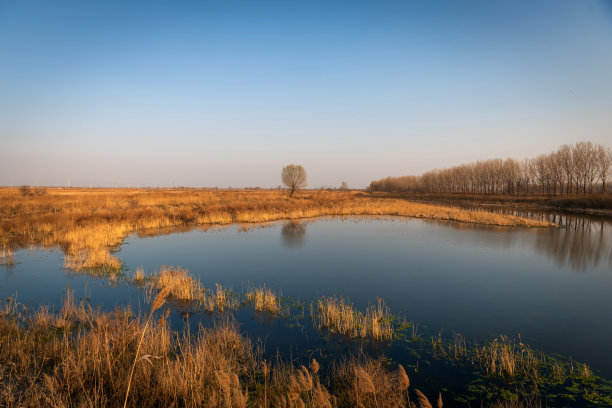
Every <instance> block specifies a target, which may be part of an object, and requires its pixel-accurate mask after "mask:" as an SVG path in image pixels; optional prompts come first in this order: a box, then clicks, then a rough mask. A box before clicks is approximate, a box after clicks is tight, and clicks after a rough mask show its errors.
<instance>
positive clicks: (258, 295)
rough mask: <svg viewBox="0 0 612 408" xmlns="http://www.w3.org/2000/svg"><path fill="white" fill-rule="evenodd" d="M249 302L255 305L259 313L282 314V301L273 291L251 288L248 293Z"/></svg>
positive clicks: (264, 288)
mask: <svg viewBox="0 0 612 408" xmlns="http://www.w3.org/2000/svg"><path fill="white" fill-rule="evenodd" d="M246 297H247V300H248V301H249V302H251V303H253V306H254V307H255V310H256V311H258V312H268V313H272V314H277V313H279V312H280V299H279V298H278V296H276V294H275V293H274V292H272V290H271V289H267V288H266V287H263V288H251V289H249V290H248V291H247V295H246Z"/></svg>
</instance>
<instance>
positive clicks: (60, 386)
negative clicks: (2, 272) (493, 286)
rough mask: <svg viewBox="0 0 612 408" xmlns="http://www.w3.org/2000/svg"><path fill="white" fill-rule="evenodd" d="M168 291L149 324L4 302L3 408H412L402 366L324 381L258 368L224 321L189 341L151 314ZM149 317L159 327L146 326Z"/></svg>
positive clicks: (336, 372) (0, 342)
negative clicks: (34, 310) (32, 309)
mask: <svg viewBox="0 0 612 408" xmlns="http://www.w3.org/2000/svg"><path fill="white" fill-rule="evenodd" d="M168 288H169V287H166V288H165V289H164V290H163V291H161V292H160V293H159V294H158V296H157V297H156V298H155V300H154V301H153V303H152V305H151V312H150V313H149V315H148V317H146V318H141V317H138V316H134V315H133V314H132V313H131V312H130V311H129V310H116V311H114V312H112V313H103V312H99V311H94V310H92V309H91V308H90V307H88V306H86V305H84V304H76V303H75V302H74V301H73V297H72V296H71V295H70V294H69V295H68V297H67V299H66V301H65V302H64V306H63V308H62V310H60V311H59V312H58V313H57V314H52V313H50V312H49V311H48V309H45V308H41V309H40V310H39V311H38V312H37V313H34V314H28V313H26V312H25V308H23V307H22V306H21V305H19V304H17V303H15V302H7V303H6V304H5V305H4V306H3V308H2V309H1V310H0V405H1V406H6V407H13V406H14V407H17V406H20V407H21V406H23V407H38V406H51V407H69V406H97V407H120V406H130V407H140V406H184V407H196V406H197V407H228V408H229V407H241V408H242V407H246V406H253V407H329V408H331V407H354V406H361V407H408V406H409V402H408V401H409V395H408V394H409V390H408V387H409V386H410V381H409V379H408V376H407V375H406V372H405V371H404V369H403V367H401V366H399V367H398V368H397V369H395V370H394V369H390V368H387V367H385V365H384V364H383V362H382V361H377V360H371V359H369V358H365V357H364V358H360V359H356V358H353V359H349V360H344V361H343V362H341V363H339V364H336V365H334V367H333V368H332V369H330V370H329V373H328V375H327V376H325V377H321V374H320V371H319V370H320V365H319V363H318V362H317V361H316V360H314V359H313V360H312V361H311V363H310V364H309V367H306V366H300V365H298V366H296V365H294V364H291V363H286V362H282V361H280V360H277V362H276V364H274V365H271V364H270V363H269V362H267V361H265V360H263V359H262V353H261V351H262V350H260V349H257V348H255V347H254V346H253V344H252V343H251V341H250V340H249V339H248V338H246V337H244V336H243V335H242V334H240V332H239V331H238V328H237V326H236V324H234V323H232V322H231V320H229V319H225V320H223V321H222V323H220V324H218V325H216V326H215V327H214V328H203V327H200V328H199V329H198V330H197V331H196V332H195V333H194V334H192V333H191V332H190V331H189V330H188V329H187V330H184V331H181V332H175V331H171V330H170V329H169V328H168V325H167V324H166V323H165V318H166V316H167V315H166V314H164V313H163V310H158V309H160V308H163V307H164V301H165V296H167V295H168V293H169V289H168ZM155 313H160V315H161V318H160V319H152V316H153V315H154V314H155ZM415 393H416V400H419V401H420V400H421V398H425V400H426V397H424V396H422V394H421V393H420V392H419V391H416V390H415ZM410 406H414V405H410ZM420 406H427V405H424V403H421V405H420ZM438 406H441V400H440V402H439V403H438Z"/></svg>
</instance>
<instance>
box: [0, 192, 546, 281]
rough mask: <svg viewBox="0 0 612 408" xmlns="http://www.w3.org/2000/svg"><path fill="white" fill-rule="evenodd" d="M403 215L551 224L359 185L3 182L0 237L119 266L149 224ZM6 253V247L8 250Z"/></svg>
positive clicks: (73, 260) (77, 262)
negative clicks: (13, 185) (41, 185)
mask: <svg viewBox="0 0 612 408" xmlns="http://www.w3.org/2000/svg"><path fill="white" fill-rule="evenodd" d="M369 215H375V216H380V215H389V216H406V217H414V218H423V219H434V220H452V221H458V222H464V223H478V224H486V225H499V226H520V227H549V226H553V224H550V223H547V222H541V221H536V220H530V219H527V218H521V217H516V216H510V215H502V214H493V213H489V212H484V211H470V210H463V209H458V208H451V207H444V206H439V205H431V204H423V203H416V202H410V201H407V200H404V199H398V198H393V197H391V196H384V195H380V194H377V195H376V196H374V195H370V194H368V193H364V192H359V191H323V190H319V191H313V190H307V191H302V192H300V193H298V194H296V195H294V197H293V198H291V199H290V198H289V197H288V194H287V193H286V192H285V191H279V190H214V189H213V190H195V189H185V190H169V189H166V190H162V189H148V190H145V189H142V190H137V189H119V190H114V189H94V190H88V189H67V190H60V189H46V190H45V191H44V194H37V195H22V194H21V193H20V192H19V190H18V189H10V188H0V219H2V220H3V221H2V223H1V224H0V240H2V242H4V243H6V244H7V248H8V249H9V250H14V249H16V248H21V247H27V246H29V245H42V246H47V247H59V248H61V249H62V251H63V252H64V253H65V256H66V258H65V265H66V267H68V268H71V269H87V268H95V267H105V268H109V269H116V268H120V267H121V261H120V260H119V259H118V258H117V257H115V256H114V255H112V253H111V251H112V250H113V249H116V248H119V247H120V245H121V244H122V242H123V240H124V238H125V237H126V236H127V235H129V234H131V233H134V232H140V231H147V230H151V229H160V228H170V227H182V226H196V225H202V226H204V225H219V224H230V223H256V222H268V221H275V220H281V219H302V218H312V217H319V216H369ZM5 253H6V250H5Z"/></svg>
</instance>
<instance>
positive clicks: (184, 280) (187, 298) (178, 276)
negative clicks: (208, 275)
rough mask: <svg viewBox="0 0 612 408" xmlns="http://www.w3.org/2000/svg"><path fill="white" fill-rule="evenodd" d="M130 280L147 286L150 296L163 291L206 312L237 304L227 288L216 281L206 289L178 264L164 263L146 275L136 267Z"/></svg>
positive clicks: (233, 306)
mask: <svg viewBox="0 0 612 408" xmlns="http://www.w3.org/2000/svg"><path fill="white" fill-rule="evenodd" d="M132 280H133V282H134V283H136V284H137V285H145V286H148V287H149V289H150V290H151V291H152V293H151V297H153V296H156V295H157V294H159V293H162V292H164V291H165V292H166V297H167V298H168V299H169V300H173V301H178V302H189V303H192V304H194V305H195V306H201V307H202V308H203V309H204V310H206V311H208V312H223V311H226V310H232V309H234V308H235V307H236V306H237V304H238V302H237V301H236V299H235V298H234V296H233V295H232V293H231V292H230V291H229V290H228V289H224V288H223V287H222V286H221V285H219V284H218V283H217V284H216V285H215V289H214V290H212V289H207V288H205V287H204V285H202V283H201V282H200V280H199V279H197V278H194V277H193V276H191V275H190V274H189V271H188V270H187V269H184V268H182V267H180V266H167V265H164V266H162V267H161V268H160V270H159V271H158V272H155V273H153V274H151V275H148V276H147V275H146V274H145V272H144V270H143V269H142V268H137V269H136V273H135V274H134V276H133V277H132Z"/></svg>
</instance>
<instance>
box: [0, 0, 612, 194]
mask: <svg viewBox="0 0 612 408" xmlns="http://www.w3.org/2000/svg"><path fill="white" fill-rule="evenodd" d="M579 140H591V141H593V142H597V143H604V144H606V145H608V146H612V1H609V0H605V1H588V0H581V1H577V0H567V1H561V0H551V1H538V0H529V1H516V0H511V1H421V2H408V1H401V2H386V1H369V2H359V1H346V2H341V1H320V2H319V1H279V2H260V1H246V2H233V1H217V2H186V1H182V2H179V1H142V2H127V1H117V2H111V1H99V2H93V1H74V2H66V1H40V2H34V1H28V0H19V1H13V0H11V1H8V0H0V142H1V146H0V185H8V184H11V183H12V184H25V183H27V184H39V185H45V184H47V185H64V184H65V183H66V180H67V179H70V182H71V184H72V185H88V184H89V183H92V184H93V185H112V184H113V183H118V184H119V185H127V184H131V185H135V184H141V185H166V186H172V185H176V186H178V185H191V186H219V187H225V186H236V187H241V186H263V187H268V186H276V185H278V184H280V169H281V168H282V166H283V165H285V164H288V163H299V164H302V165H304V167H305V168H306V170H307V172H308V175H309V186H311V187H318V186H324V185H328V186H338V185H339V184H340V182H341V181H343V180H345V181H347V182H348V183H349V185H350V186H352V187H364V186H366V185H368V184H369V182H370V181H371V180H373V179H378V178H381V177H384V176H387V175H404V174H418V173H421V172H423V171H426V170H429V169H431V168H435V167H445V166H449V165H454V164H459V163H462V162H468V161H473V160H478V159H487V158H493V157H508V156H510V157H515V158H519V159H521V158H525V157H529V156H533V155H536V154H539V153H544V152H548V151H550V150H553V149H555V148H556V147H558V146H559V145H561V144H563V143H574V142H576V141H579Z"/></svg>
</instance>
